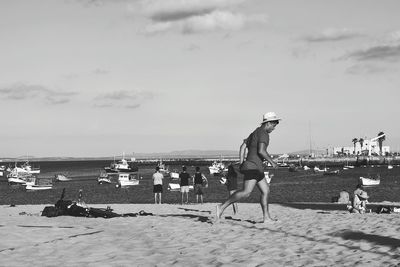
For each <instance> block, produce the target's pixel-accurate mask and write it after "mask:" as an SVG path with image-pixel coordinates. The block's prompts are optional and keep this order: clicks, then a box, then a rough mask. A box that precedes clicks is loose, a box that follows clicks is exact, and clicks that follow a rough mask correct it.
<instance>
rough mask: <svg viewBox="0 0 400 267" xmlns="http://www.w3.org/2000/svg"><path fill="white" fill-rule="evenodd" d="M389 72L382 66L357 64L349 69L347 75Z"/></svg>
mask: <svg viewBox="0 0 400 267" xmlns="http://www.w3.org/2000/svg"><path fill="white" fill-rule="evenodd" d="M385 71H387V68H384V67H381V66H375V65H372V64H355V65H353V66H350V67H349V68H347V70H346V73H348V74H354V75H357V74H375V73H381V72H385Z"/></svg>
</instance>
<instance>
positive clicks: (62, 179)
mask: <svg viewBox="0 0 400 267" xmlns="http://www.w3.org/2000/svg"><path fill="white" fill-rule="evenodd" d="M54 176H55V177H54V179H55V180H56V181H59V182H66V181H71V178H68V177H67V176H66V175H64V174H60V173H59V174H56V175H54Z"/></svg>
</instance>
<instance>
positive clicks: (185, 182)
mask: <svg viewBox="0 0 400 267" xmlns="http://www.w3.org/2000/svg"><path fill="white" fill-rule="evenodd" d="M189 178H190V175H189V174H188V173H187V172H186V166H183V167H182V172H181V173H180V174H179V185H180V187H181V197H182V198H181V200H182V201H181V204H182V205H183V195H184V194H186V202H185V203H186V204H187V203H189Z"/></svg>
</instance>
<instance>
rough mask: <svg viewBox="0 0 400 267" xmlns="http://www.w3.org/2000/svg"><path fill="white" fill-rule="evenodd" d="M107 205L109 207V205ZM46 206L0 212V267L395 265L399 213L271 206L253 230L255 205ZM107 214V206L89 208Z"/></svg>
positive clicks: (256, 213)
mask: <svg viewBox="0 0 400 267" xmlns="http://www.w3.org/2000/svg"><path fill="white" fill-rule="evenodd" d="M108 205H109V204H108ZM45 206H46V205H20V206H16V207H10V206H0V220H1V222H0V233H1V236H2V242H1V244H0V265H1V266H56V265H57V266H83V265H87V266H99V265H103V266H172V265H175V266H221V265H225V266H333V265H335V266H361V265H363V266H398V265H397V264H398V263H399V262H400V225H399V224H398V222H399V220H400V214H399V213H392V214H376V213H368V214H363V215H361V214H350V213H348V212H347V211H343V210H335V209H333V210H326V209H315V207H314V208H311V209H308V208H306V207H302V208H295V207H289V206H282V205H278V204H272V205H270V211H271V214H272V216H273V217H276V218H277V219H278V221H277V222H271V223H266V224H261V223H257V222H258V221H259V220H260V219H261V209H260V207H259V205H258V204H254V203H240V204H239V214H237V215H233V214H232V209H231V208H230V207H228V209H227V210H226V212H225V213H224V214H223V216H222V219H221V220H220V222H219V223H215V222H214V214H215V203H206V204H204V205H197V204H196V205H195V204H191V205H183V206H181V205H173V204H161V205H154V204H111V205H109V206H111V208H112V209H113V210H114V211H115V212H117V213H136V212H139V211H140V210H144V211H146V212H149V213H153V216H137V217H119V218H112V219H103V218H81V217H71V216H60V217H55V218H47V217H42V216H40V215H41V211H42V210H43V208H44V207H45ZM89 206H90V207H97V208H105V207H106V206H107V205H100V204H97V205H89Z"/></svg>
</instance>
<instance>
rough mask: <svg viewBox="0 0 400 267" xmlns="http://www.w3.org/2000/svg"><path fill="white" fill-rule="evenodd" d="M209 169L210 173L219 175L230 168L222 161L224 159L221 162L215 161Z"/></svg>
mask: <svg viewBox="0 0 400 267" xmlns="http://www.w3.org/2000/svg"><path fill="white" fill-rule="evenodd" d="M208 170H209V171H210V174H214V175H218V174H221V173H223V172H227V171H228V169H227V168H226V167H225V164H224V163H222V161H220V162H217V161H214V162H213V164H212V165H211V166H209V167H208Z"/></svg>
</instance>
